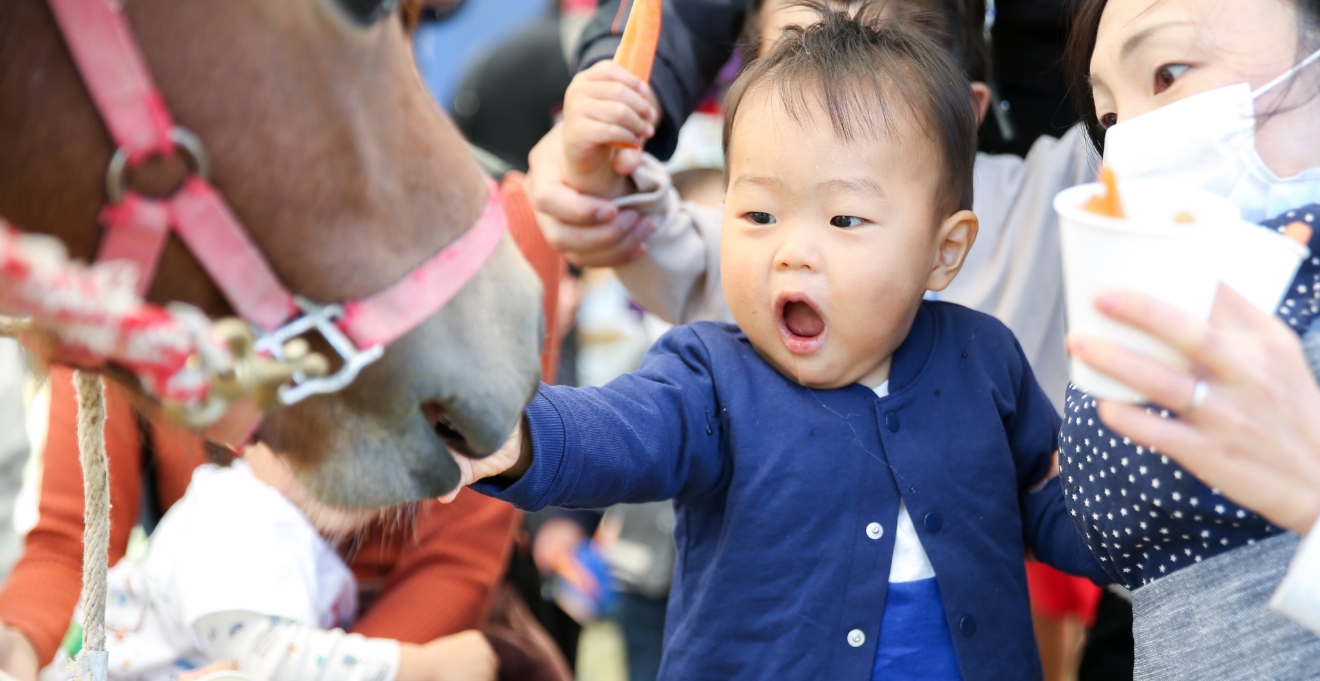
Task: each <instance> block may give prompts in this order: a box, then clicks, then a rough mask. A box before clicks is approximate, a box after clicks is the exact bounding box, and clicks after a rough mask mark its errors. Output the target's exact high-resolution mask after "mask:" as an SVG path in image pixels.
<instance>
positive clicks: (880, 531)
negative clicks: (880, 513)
mask: <svg viewBox="0 0 1320 681" xmlns="http://www.w3.org/2000/svg"><path fill="white" fill-rule="evenodd" d="M866 536H868V537H870V538H872V539H879V538H881V537H883V536H885V526H884V525H881V524H880V523H871V524H870V525H867V526H866Z"/></svg>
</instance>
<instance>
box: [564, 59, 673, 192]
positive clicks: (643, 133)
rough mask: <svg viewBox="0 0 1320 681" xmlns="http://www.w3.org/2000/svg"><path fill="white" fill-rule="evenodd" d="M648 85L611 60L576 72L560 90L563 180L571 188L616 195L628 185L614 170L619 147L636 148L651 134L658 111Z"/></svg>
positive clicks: (627, 187) (629, 189) (629, 190)
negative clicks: (654, 107) (569, 81)
mask: <svg viewBox="0 0 1320 681" xmlns="http://www.w3.org/2000/svg"><path fill="white" fill-rule="evenodd" d="M647 91H648V90H647V85H646V83H643V82H642V81H641V80H639V79H638V78H637V77H636V76H634V75H632V74H631V73H629V72H628V71H627V70H625V69H624V68H623V67H621V66H619V65H618V64H615V63H614V62H609V61H606V62H600V63H598V64H596V65H595V66H592V67H591V68H589V69H587V70H585V71H583V72H581V73H579V74H577V75H576V76H574V77H573V81H572V82H571V83H570V84H569V86H568V90H567V91H565V92H564V130H563V144H564V182H565V183H566V184H567V185H569V186H570V187H573V188H574V189H576V190H578V191H580V192H583V193H586V194H592V195H595V196H599V197H602V198H610V199H612V198H616V197H619V196H623V195H625V194H629V193H631V186H630V185H631V183H630V182H629V181H628V178H627V177H626V176H624V175H620V174H618V173H616V172H615V169H614V165H615V163H614V162H615V158H616V156H617V153H616V152H617V151H618V149H619V148H641V145H642V144H643V143H644V142H645V141H646V140H647V139H648V138H650V137H651V135H654V134H655V122H656V119H657V114H656V112H655V109H653V108H652V107H651V104H650V102H648V101H647V99H646V96H647Z"/></svg>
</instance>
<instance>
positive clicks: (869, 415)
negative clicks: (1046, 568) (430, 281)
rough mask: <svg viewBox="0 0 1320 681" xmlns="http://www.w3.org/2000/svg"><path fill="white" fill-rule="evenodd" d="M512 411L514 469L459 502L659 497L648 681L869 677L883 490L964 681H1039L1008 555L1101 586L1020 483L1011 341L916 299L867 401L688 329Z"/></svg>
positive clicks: (990, 322) (972, 318) (1021, 370)
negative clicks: (524, 440)
mask: <svg viewBox="0 0 1320 681" xmlns="http://www.w3.org/2000/svg"><path fill="white" fill-rule="evenodd" d="M526 416H527V423H528V425H529V427H530V435H531V438H532V444H533V447H534V451H535V458H534V461H533V463H532V465H531V468H530V469H529V470H528V471H527V473H526V474H525V475H524V476H523V477H522V478H521V479H520V480H518V481H517V482H514V483H512V484H507V481H506V483H504V484H502V483H500V482H496V481H486V482H483V483H479V484H477V485H476V486H475V487H476V488H477V489H478V490H479V491H481V492H483V493H486V494H490V495H492V496H495V497H498V498H500V499H504V500H506V501H509V502H511V503H513V504H514V505H515V506H518V507H519V508H523V509H527V510H537V509H540V508H543V507H545V506H550V505H553V506H566V507H603V506H609V505H611V504H616V503H629V502H644V501H653V500H659V499H673V500H674V504H675V509H676V511H677V517H678V525H677V528H676V531H675V535H674V538H675V541H676V542H677V545H678V565H677V566H676V567H675V574H674V584H673V588H672V591H671V593H670V598H669V617H668V620H667V621H666V630H665V653H664V662H663V664H662V667H661V674H660V677H661V678H662V679H674V680H678V679H682V680H684V681H687V680H690V679H712V680H715V679H718V680H720V681H727V680H728V679H775V680H776V681H782V680H784V679H830V680H846V679H852V680H856V681H864V680H867V679H870V678H871V665H872V662H873V659H874V656H875V644H876V641H877V640H878V639H879V636H878V634H879V629H880V620H881V615H882V614H883V612H884V607H885V595H886V590H887V585H888V577H889V562H890V558H891V555H892V553H893V549H894V544H893V537H894V525H895V522H896V520H897V518H898V505H899V499H900V495H901V498H902V499H904V500H905V501H906V502H907V507H908V511H909V513H910V514H911V516H912V518H913V520H914V521H915V523H916V525H917V527H918V531H919V532H921V543H922V546H923V547H924V548H925V550H926V553H927V554H928V555H929V557H930V562H931V564H932V565H933V566H934V568H935V573H936V579H937V581H938V584H939V588H940V593H941V595H942V598H943V601H944V605H945V614H946V617H947V620H948V626H949V628H950V631H951V633H952V635H953V642H954V647H955V649H956V652H957V655H958V663H959V667H960V669H961V671H962V675H963V678H964V679H967V681H974V680H977V679H995V680H1002V679H1015V680H1016V679H1039V678H1040V677H1041V671H1040V661H1039V657H1038V653H1037V650H1036V641H1035V638H1034V636H1033V634H1032V629H1031V614H1030V610H1029V606H1028V600H1027V580H1026V575H1025V572H1024V568H1023V555H1024V552H1025V551H1026V550H1027V549H1028V548H1030V549H1034V551H1035V554H1036V557H1037V558H1039V559H1041V560H1042V561H1044V562H1046V563H1049V564H1051V565H1053V566H1055V567H1057V568H1059V569H1062V570H1064V571H1065V572H1070V573H1073V574H1079V575H1084V576H1087V577H1090V578H1092V579H1095V580H1100V581H1108V579H1107V577H1106V575H1105V572H1104V570H1103V568H1102V567H1101V566H1100V564H1099V562H1098V561H1097V560H1096V559H1095V558H1094V557H1093V556H1092V554H1091V552H1090V551H1089V550H1088V549H1087V547H1086V543H1085V542H1084V541H1083V539H1082V537H1081V535H1080V534H1079V533H1078V532H1077V529H1076V527H1075V526H1074V525H1073V523H1072V520H1071V518H1070V517H1069V516H1068V514H1067V512H1066V511H1065V510H1064V505H1063V494H1062V492H1061V490H1060V488H1059V485H1058V483H1057V481H1051V482H1050V483H1049V484H1047V485H1046V486H1045V487H1044V489H1042V490H1040V491H1037V492H1035V493H1031V492H1030V491H1029V490H1030V488H1031V487H1032V486H1033V485H1034V484H1036V483H1037V482H1038V481H1040V480H1041V479H1042V478H1044V477H1045V475H1046V474H1047V473H1048V472H1049V467H1050V461H1051V455H1052V453H1053V452H1054V450H1055V443H1056V441H1057V437H1058V432H1059V418H1058V416H1057V415H1056V414H1055V412H1054V408H1053V407H1052V406H1051V405H1050V402H1049V400H1048V399H1046V397H1045V395H1044V394H1043V393H1042V391H1041V390H1040V388H1039V387H1038V386H1037V385H1036V381H1035V379H1034V378H1033V377H1032V373H1031V368H1030V367H1029V366H1028V364H1027V361H1026V359H1025V358H1024V357H1023V355H1022V350H1021V349H1020V348H1019V347H1018V345H1017V341H1016V340H1015V339H1014V338H1013V335H1012V333H1011V332H1010V331H1009V330H1008V329H1007V328H1005V327H1004V325H1003V324H1001V323H1000V322H998V321H997V320H995V319H994V318H992V317H989V316H986V315H983V314H980V313H978V312H973V311H971V310H968V309H966V308H963V307H959V306H957V305H952V304H947V303H924V304H923V305H922V306H921V309H920V312H919V313H918V314H917V317H916V321H915V323H914V324H913V327H912V331H911V332H910V333H909V334H908V337H907V339H906V340H905V341H904V343H903V345H902V346H901V347H900V348H899V349H898V351H897V352H896V354H895V356H894V361H893V368H892V370H891V373H890V394H889V396H888V397H885V398H878V397H877V396H876V395H875V393H874V392H873V391H872V390H871V389H870V388H867V387H865V386H861V385H853V386H850V387H848V388H843V389H839V390H811V389H808V388H803V387H801V386H799V385H797V384H795V383H793V382H792V381H791V380H789V379H787V378H785V377H784V376H782V375H781V374H779V373H778V372H776V371H775V370H774V369H772V368H771V367H770V366H769V365H767V364H766V363H765V362H764V361H762V360H761V359H760V357H758V356H757V354H756V352H755V351H754V350H753V349H752V347H751V345H750V344H749V343H748V341H747V338H746V336H744V335H743V334H742V333H741V332H740V331H739V330H738V329H737V328H736V327H734V326H729V325H720V324H713V323H708V322H702V323H697V324H692V325H689V326H683V327H678V328H676V329H674V330H673V331H671V332H669V333H668V334H666V335H665V336H664V337H663V338H661V339H660V341H659V342H657V343H656V346H655V347H654V348H653V349H652V350H651V352H650V353H649V354H648V355H647V356H646V358H645V360H643V362H642V366H641V368H640V369H639V370H638V371H637V372H635V373H632V374H628V375H625V376H621V377H620V378H618V379H616V380H614V381H613V382H611V383H610V384H609V385H606V386H604V387H602V388H582V389H572V388H562V387H542V389H541V391H540V394H539V395H538V396H537V397H536V399H534V400H533V402H532V404H531V405H530V406H529V407H528V408H527V413H526ZM871 523H880V525H881V526H882V527H883V528H884V531H883V533H882V534H880V536H879V538H878V539H872V538H871V536H870V535H868V533H867V526H868V525H869V524H871ZM871 534H875V533H874V532H872V533H871ZM858 632H860V634H862V636H860V637H859V636H858ZM859 639H863V640H862V642H861V643H860V645H857V644H858V642H859Z"/></svg>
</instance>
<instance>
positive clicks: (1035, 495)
mask: <svg viewBox="0 0 1320 681" xmlns="http://www.w3.org/2000/svg"><path fill="white" fill-rule="evenodd" d="M996 326H999V325H996ZM999 329H1000V331H1001V332H1002V334H1003V337H1004V338H1005V343H1004V344H1003V345H1004V349H1003V351H1004V352H1005V354H1008V357H1007V358H1006V359H1007V360H1008V362H1007V363H1008V365H1009V369H1010V371H1009V380H1010V381H1011V382H1012V383H1013V386H1012V388H1013V396H1014V404H1013V405H1012V406H1011V407H1010V408H1009V409H1008V410H1007V414H1006V416H1007V418H1006V419H1005V421H1004V426H1005V430H1006V431H1007V432H1006V434H1007V435H1008V441H1009V446H1010V447H1011V448H1012V451H1013V457H1014V459H1015V462H1016V464H1017V470H1018V489H1019V490H1021V491H1020V499H1019V506H1020V508H1021V513H1022V532H1023V539H1024V540H1025V542H1026V545H1027V548H1028V549H1029V550H1031V551H1033V552H1034V554H1035V557H1036V559H1037V560H1039V561H1040V562H1042V563H1045V564H1047V565H1049V566H1051V567H1053V568H1055V569H1058V570H1060V571H1062V572H1066V573H1068V574H1070V575H1077V576H1079V577H1086V578H1087V579H1090V580H1091V581H1093V582H1095V583H1096V584H1099V585H1102V586H1103V585H1105V584H1109V583H1111V582H1113V581H1114V578H1113V577H1112V576H1111V575H1109V574H1108V572H1106V570H1105V567H1104V565H1103V564H1101V562H1100V560H1099V559H1098V558H1096V556H1095V554H1094V553H1092V552H1091V549H1090V547H1089V546H1088V545H1087V543H1086V538H1085V537H1084V536H1083V535H1082V533H1081V531H1080V530H1078V529H1077V525H1076V524H1075V523H1074V522H1073V519H1072V517H1071V516H1070V515H1069V513H1068V509H1067V508H1066V507H1065V506H1064V500H1063V487H1062V486H1061V485H1060V484H1059V470H1058V468H1059V463H1058V456H1057V452H1058V442H1059V426H1060V422H1059V415H1058V414H1057V413H1056V412H1055V411H1054V406H1053V405H1052V404H1051V403H1050V401H1049V398H1047V397H1046V396H1045V392H1044V391H1043V390H1041V389H1040V385H1039V384H1037V383H1036V377H1035V375H1034V374H1033V373H1032V370H1031V365H1030V364H1029V363H1028V362H1027V357H1026V355H1025V354H1024V353H1023V352H1022V347H1021V346H1020V345H1018V343H1017V341H1016V340H1014V339H1013V338H1012V333H1011V332H1010V331H1009V330H1008V329H1007V328H1004V327H1002V326H999ZM1009 353H1012V354H1009Z"/></svg>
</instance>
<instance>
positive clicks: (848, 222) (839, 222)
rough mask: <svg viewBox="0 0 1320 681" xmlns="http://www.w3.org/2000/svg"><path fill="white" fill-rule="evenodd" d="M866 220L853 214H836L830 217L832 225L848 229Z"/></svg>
mask: <svg viewBox="0 0 1320 681" xmlns="http://www.w3.org/2000/svg"><path fill="white" fill-rule="evenodd" d="M865 222H866V220H863V219H862V218H859V217H855V216H852V215H835V216H834V217H832V218H830V224H831V225H833V226H835V227H841V228H843V229H848V228H849V227H856V226H858V225H861V224H863V223H865Z"/></svg>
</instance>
